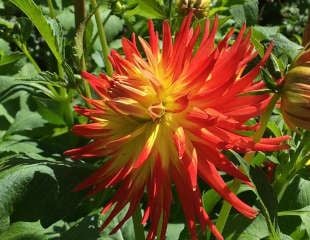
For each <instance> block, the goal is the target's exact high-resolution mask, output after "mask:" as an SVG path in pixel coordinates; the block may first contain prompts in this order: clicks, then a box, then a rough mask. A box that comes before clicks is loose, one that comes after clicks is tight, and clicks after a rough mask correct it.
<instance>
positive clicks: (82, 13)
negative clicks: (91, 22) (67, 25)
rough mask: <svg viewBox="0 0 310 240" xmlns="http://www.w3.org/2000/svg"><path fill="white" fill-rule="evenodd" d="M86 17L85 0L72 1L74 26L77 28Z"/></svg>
mask: <svg viewBox="0 0 310 240" xmlns="http://www.w3.org/2000/svg"><path fill="white" fill-rule="evenodd" d="M85 17H86V9H85V0H75V1H74V18H75V28H76V29H78V27H79V26H80V24H81V23H82V22H83V21H84V19H85Z"/></svg>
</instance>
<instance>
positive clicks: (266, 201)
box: [250, 167, 278, 238]
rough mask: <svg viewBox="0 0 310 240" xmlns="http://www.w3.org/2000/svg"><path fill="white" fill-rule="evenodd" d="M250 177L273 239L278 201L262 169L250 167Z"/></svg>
mask: <svg viewBox="0 0 310 240" xmlns="http://www.w3.org/2000/svg"><path fill="white" fill-rule="evenodd" d="M250 177H251V180H252V182H253V183H254V185H255V187H256V192H257V197H258V200H259V203H260V205H261V206H260V208H261V210H262V214H263V215H264V217H265V219H266V221H267V225H268V228H269V231H270V233H271V235H272V236H273V237H276V238H277V235H278V233H277V231H278V218H277V212H278V201H277V197H276V195H275V193H274V191H273V189H272V187H271V185H270V183H269V182H268V180H267V177H266V175H265V173H264V172H263V170H262V169H260V168H258V167H255V168H253V167H250Z"/></svg>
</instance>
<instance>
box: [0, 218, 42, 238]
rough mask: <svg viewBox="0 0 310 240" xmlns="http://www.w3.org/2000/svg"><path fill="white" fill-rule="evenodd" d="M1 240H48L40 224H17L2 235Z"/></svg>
mask: <svg viewBox="0 0 310 240" xmlns="http://www.w3.org/2000/svg"><path fill="white" fill-rule="evenodd" d="M0 239H1V240H47V239H48V237H47V236H46V235H45V234H44V229H43V228H42V226H41V225H40V223H39V222H16V223H13V224H12V225H11V226H10V227H9V229H8V230H7V231H5V232H4V233H2V234H0Z"/></svg>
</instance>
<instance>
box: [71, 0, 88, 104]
mask: <svg viewBox="0 0 310 240" xmlns="http://www.w3.org/2000/svg"><path fill="white" fill-rule="evenodd" d="M74 16H75V29H76V32H78V31H79V30H80V28H81V24H82V23H83V21H84V20H85V18H86V8H85V0H75V1H74ZM85 24H86V23H85ZM86 25H87V24H86ZM85 27H87V26H85ZM80 50H81V51H82V56H81V61H80V69H79V70H80V71H86V70H87V66H86V60H85V55H84V39H83V47H82V49H80ZM83 87H84V92H83V94H84V95H85V96H86V97H87V98H90V97H91V90H90V86H89V84H88V82H87V81H86V80H85V79H83Z"/></svg>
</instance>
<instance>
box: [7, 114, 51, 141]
mask: <svg viewBox="0 0 310 240" xmlns="http://www.w3.org/2000/svg"><path fill="white" fill-rule="evenodd" d="M45 122H46V121H45V120H44V119H43V118H42V117H41V115H40V114H38V113H36V112H30V111H27V110H20V111H19V112H18V113H17V114H16V118H15V121H14V122H13V123H12V125H11V126H10V127H9V129H8V130H7V132H6V134H5V135H6V136H7V135H11V134H12V133H17V132H21V131H25V130H32V129H33V128H38V127H42V126H44V123H45Z"/></svg>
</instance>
